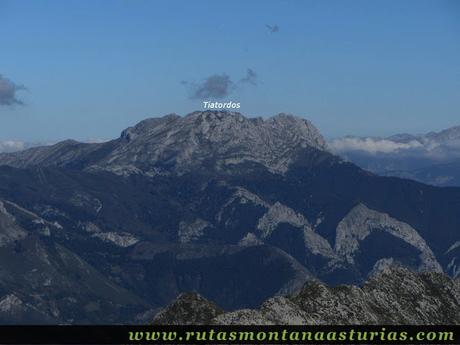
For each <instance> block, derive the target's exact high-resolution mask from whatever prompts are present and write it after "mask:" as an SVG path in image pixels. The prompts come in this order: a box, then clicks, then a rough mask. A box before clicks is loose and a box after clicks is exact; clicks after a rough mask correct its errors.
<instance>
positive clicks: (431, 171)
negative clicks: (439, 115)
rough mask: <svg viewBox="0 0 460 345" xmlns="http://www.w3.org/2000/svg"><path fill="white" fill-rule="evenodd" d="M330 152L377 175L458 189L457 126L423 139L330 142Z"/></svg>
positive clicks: (400, 136)
mask: <svg viewBox="0 0 460 345" xmlns="http://www.w3.org/2000/svg"><path fill="white" fill-rule="evenodd" d="M328 144H329V148H330V149H331V150H332V152H334V153H336V154H339V155H341V156H342V157H344V158H345V159H347V160H349V161H352V162H353V163H355V164H357V165H359V166H360V167H362V168H363V169H366V170H369V171H372V172H375V173H377V174H380V175H386V176H397V177H404V178H410V179H414V180H417V181H421V182H424V183H427V184H432V185H437V186H460V126H456V127H451V128H448V129H445V130H443V131H440V132H430V133H427V134H422V135H411V134H398V135H393V136H390V137H387V138H375V137H345V138H340V139H335V140H331V141H330V142H329V143H328Z"/></svg>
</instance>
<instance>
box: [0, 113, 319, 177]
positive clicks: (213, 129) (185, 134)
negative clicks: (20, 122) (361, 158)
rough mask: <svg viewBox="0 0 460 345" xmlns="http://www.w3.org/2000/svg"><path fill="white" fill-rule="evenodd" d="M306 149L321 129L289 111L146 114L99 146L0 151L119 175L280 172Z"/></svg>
mask: <svg viewBox="0 0 460 345" xmlns="http://www.w3.org/2000/svg"><path fill="white" fill-rule="evenodd" d="M304 148H315V149H318V150H325V149H326V143H325V140H324V139H323V137H322V136H321V134H320V133H319V131H318V130H317V129H316V128H315V127H314V126H313V125H312V124H311V123H310V122H309V121H307V120H305V119H302V118H299V117H295V116H293V115H288V114H278V115H276V116H273V117H270V118H266V119H263V118H261V117H258V118H249V117H245V116H243V115H242V114H240V113H237V112H227V111H196V112H193V113H190V114H188V115H186V116H183V117H181V116H179V115H176V114H168V115H166V116H163V117H158V118H149V119H146V120H143V121H141V122H139V123H138V124H137V125H135V126H133V127H129V128H127V129H125V130H124V131H123V132H122V133H121V135H120V138H119V139H117V140H112V141H110V142H106V143H100V144H81V143H76V142H69V141H65V142H61V143H58V144H56V145H53V146H49V147H38V148H33V149H30V150H26V151H22V152H17V153H13V154H3V155H0V164H6V165H10V166H14V167H27V166H50V165H54V166H56V165H57V166H78V167H82V168H83V169H85V170H88V171H101V170H104V171H111V172H113V173H116V174H119V175H129V174H133V173H136V174H145V175H149V176H154V175H158V174H170V173H178V174H181V173H184V172H187V171H190V170H195V169H197V168H200V167H203V166H206V167H207V168H209V167H210V165H211V166H213V167H214V168H217V169H220V170H225V169H227V168H228V167H230V166H234V165H238V164H242V163H257V164H261V165H263V166H265V167H266V168H268V169H269V170H270V171H271V172H274V173H284V172H285V171H286V170H287V169H288V167H289V164H290V163H291V162H292V161H293V160H294V159H295V154H296V153H297V152H298V151H299V150H300V149H304Z"/></svg>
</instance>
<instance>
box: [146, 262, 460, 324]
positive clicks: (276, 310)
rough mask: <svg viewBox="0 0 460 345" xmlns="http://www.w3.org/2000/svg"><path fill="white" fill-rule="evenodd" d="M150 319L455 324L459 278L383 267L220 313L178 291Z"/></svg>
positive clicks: (171, 321)
mask: <svg viewBox="0 0 460 345" xmlns="http://www.w3.org/2000/svg"><path fill="white" fill-rule="evenodd" d="M153 323H154V324H182V325H183V324H224V325H273V324H274V325H318V324H320V325H321V324H323V325H324V324H325V325H340V324H352V325H356V324H380V325H382V324H383V325H388V324H403V325H408V324H422V325H429V324H441V325H443V324H444V325H446V324H459V323H460V280H458V279H457V280H456V281H453V280H451V279H449V278H448V277H447V276H445V275H442V274H438V273H424V274H414V273H413V272H411V271H408V270H406V269H403V268H399V267H397V266H389V267H386V268H385V269H383V270H382V271H381V272H379V273H378V274H376V275H375V276H374V277H372V278H371V279H370V280H369V281H368V282H366V284H364V286H362V287H357V286H348V285H342V286H338V287H328V286H325V285H324V284H322V283H320V282H318V281H309V282H308V283H306V284H305V286H304V287H303V288H302V289H301V290H299V291H298V292H296V293H295V294H293V295H290V296H286V297H281V296H278V297H273V298H270V299H268V300H267V301H265V302H264V303H263V304H262V305H261V307H260V308H259V309H242V310H237V311H233V312H229V313H225V312H224V311H223V310H221V309H220V308H219V307H218V306H217V305H215V304H214V303H212V302H209V301H207V300H206V299H204V298H203V297H201V296H200V295H198V294H182V295H180V296H179V297H178V298H177V299H176V300H175V301H174V302H173V303H171V304H170V305H168V306H167V307H165V308H164V309H163V310H161V311H160V312H159V313H158V314H157V315H156V316H155V318H154V320H153Z"/></svg>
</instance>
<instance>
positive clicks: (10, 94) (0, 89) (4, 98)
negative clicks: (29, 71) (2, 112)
mask: <svg viewBox="0 0 460 345" xmlns="http://www.w3.org/2000/svg"><path fill="white" fill-rule="evenodd" d="M25 89H26V88H25V87H24V86H23V85H18V84H16V83H14V82H12V81H11V80H9V79H7V78H5V77H4V76H3V75H1V74H0V105H4V106H11V105H23V104H24V102H23V101H22V100H20V99H19V98H18V96H17V93H18V91H21V90H25Z"/></svg>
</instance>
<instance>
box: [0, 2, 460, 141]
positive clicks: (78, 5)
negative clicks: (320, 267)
mask: <svg viewBox="0 0 460 345" xmlns="http://www.w3.org/2000/svg"><path fill="white" fill-rule="evenodd" d="M266 25H271V26H275V25H277V26H278V27H279V31H277V32H270V30H269V29H268V28H267V27H266ZM0 43H1V52H0V75H2V78H3V79H4V80H5V79H6V78H7V79H8V80H9V83H10V84H9V85H16V86H21V85H23V86H24V87H26V88H27V90H21V89H18V90H16V93H15V97H16V98H17V99H20V100H22V101H23V102H24V103H25V104H24V105H20V104H13V105H6V104H3V105H0V121H1V122H0V123H1V125H0V140H6V139H15V140H25V141H41V140H45V141H50V140H59V139H65V138H74V139H78V140H83V139H92V138H112V137H116V136H118V135H119V133H120V131H121V130H122V129H124V128H125V127H128V126H130V125H133V124H135V123H136V122H138V121H140V120H142V119H144V118H146V117H151V116H159V115H163V114H167V113H172V112H175V113H178V114H181V115H183V114H186V113H189V112H191V111H194V110H200V109H202V104H201V100H200V99H192V98H191V97H190V94H191V92H192V91H191V88H193V86H195V87H196V86H197V85H200V83H202V82H203V81H204V80H205V79H206V78H208V77H209V76H212V75H227V76H228V77H229V78H230V79H231V80H232V81H233V85H234V86H235V87H234V89H232V90H233V91H232V92H231V93H230V94H229V95H228V96H226V97H223V98H222V101H229V100H232V101H237V102H241V109H240V111H241V112H242V113H244V114H246V115H250V116H271V115H274V114H276V113H279V112H288V113H293V114H296V115H300V116H303V117H306V118H308V119H310V120H311V121H312V122H313V123H314V124H315V125H316V126H317V127H318V128H319V129H320V130H321V132H322V133H323V134H324V135H325V136H327V137H337V136H342V135H348V134H353V135H382V136H383V135H389V134H394V133H398V132H410V133H419V132H426V131H430V130H439V129H443V128H446V127H449V126H453V125H458V124H460V111H459V110H460V2H459V1H456V0H450V1H449V0H445V1H443V0H440V1H433V0H430V1H425V0H410V1H409V0H398V1H396V0H387V1H378V0H377V1H353V0H350V1H328V0H319V1H303V0H302V1H300V0H299V1H294V0H292V1H288V0H279V1H268V0H264V1H235V0H232V1H226V2H224V1H200V0H193V1H192V0H183V1H174V0H172V1H171V0H168V1H160V0H157V1H154V0H152V1H140V0H139V1H137V0H123V1H115V0H111V1H109V0H106V1H95V0H91V1H90V0H86V1H85V0H79V1H31V0H30V1H25V0H18V1H16V0H11V1H9V0H0ZM248 69H251V70H252V71H254V72H255V73H256V75H257V78H256V80H255V84H256V85H253V84H254V83H240V82H239V80H241V79H242V78H244V77H245V75H246V73H247V70H248ZM184 81H185V82H187V84H184V83H181V82H184Z"/></svg>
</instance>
